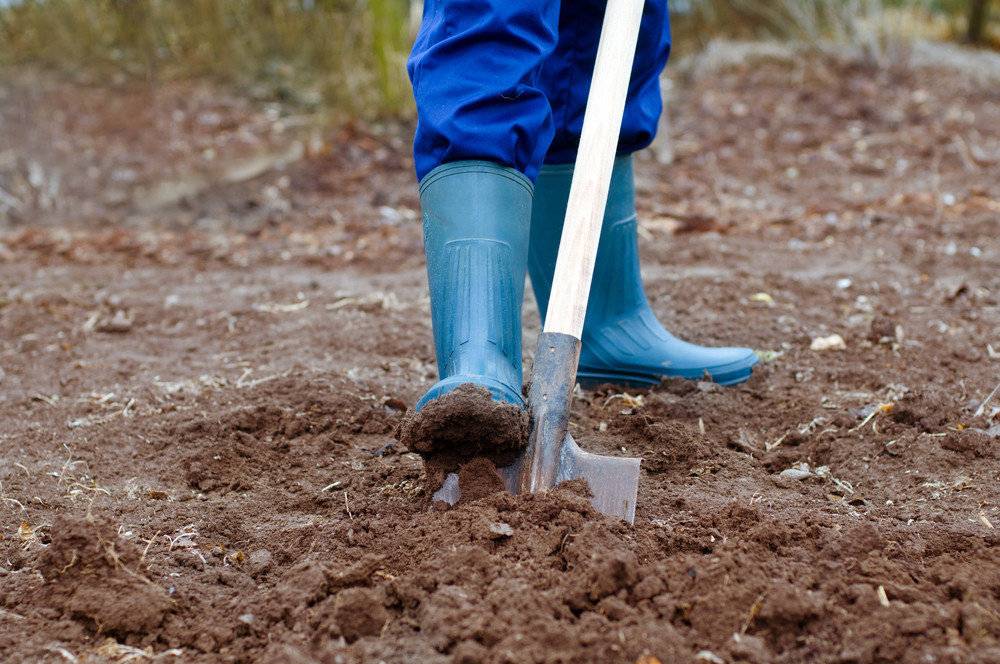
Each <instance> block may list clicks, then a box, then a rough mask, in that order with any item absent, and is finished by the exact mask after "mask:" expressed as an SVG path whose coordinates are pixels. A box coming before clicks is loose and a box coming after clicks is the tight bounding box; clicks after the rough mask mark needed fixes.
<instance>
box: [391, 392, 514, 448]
mask: <svg viewBox="0 0 1000 664" xmlns="http://www.w3.org/2000/svg"><path fill="white" fill-rule="evenodd" d="M396 436H397V438H398V439H399V442H401V443H402V444H403V445H405V446H406V448H407V449H409V450H411V451H413V452H418V453H424V454H425V455H427V454H434V453H441V452H449V451H452V450H461V451H463V452H467V453H469V454H480V453H482V454H489V453H493V452H498V453H503V452H504V451H508V450H516V449H520V448H522V447H524V446H525V445H526V444H527V443H528V414H527V412H525V411H524V410H523V409H522V408H519V407H518V406H515V405H513V404H509V403H505V402H502V401H493V399H492V397H491V396H490V391H489V390H487V389H486V388H485V387H479V386H477V385H473V384H471V383H469V384H466V385H459V386H458V387H457V388H455V389H454V390H452V391H451V392H449V393H448V394H446V395H445V396H443V397H439V398H437V399H434V400H433V401H429V402H428V403H427V405H425V406H424V407H423V408H421V409H420V410H419V411H414V410H412V409H411V410H409V411H407V413H406V415H404V416H403V421H402V422H401V423H400V426H399V430H398V431H397V432H396Z"/></svg>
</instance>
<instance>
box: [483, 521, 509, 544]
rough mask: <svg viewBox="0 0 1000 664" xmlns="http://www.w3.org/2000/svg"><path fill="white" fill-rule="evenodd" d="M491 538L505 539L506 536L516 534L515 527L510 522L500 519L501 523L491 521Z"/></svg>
mask: <svg viewBox="0 0 1000 664" xmlns="http://www.w3.org/2000/svg"><path fill="white" fill-rule="evenodd" d="M489 530H490V539H493V540H498V539H504V538H505V537H510V536H511V535H513V534H514V529H513V528H511V527H510V524H509V523H504V522H503V521H500V522H499V523H491V524H490V527H489Z"/></svg>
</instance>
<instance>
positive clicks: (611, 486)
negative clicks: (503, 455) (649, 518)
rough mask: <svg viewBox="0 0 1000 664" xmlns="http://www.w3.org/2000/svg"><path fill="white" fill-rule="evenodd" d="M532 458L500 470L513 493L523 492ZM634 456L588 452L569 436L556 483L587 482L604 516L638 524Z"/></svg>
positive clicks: (506, 484) (564, 444)
mask: <svg viewBox="0 0 1000 664" xmlns="http://www.w3.org/2000/svg"><path fill="white" fill-rule="evenodd" d="M528 462H530V459H527V458H525V457H521V458H520V459H518V461H517V462H515V463H513V464H511V465H510V466H507V467H504V468H498V469H497V470H498V471H499V473H500V477H501V478H503V481H504V485H505V486H506V487H507V490H508V491H510V492H511V493H515V494H516V493H519V492H520V490H521V482H520V478H521V476H522V473H521V471H522V464H524V463H528ZM640 463H641V459H636V458H634V457H612V456H604V455H601V454H593V453H591V452H585V451H584V450H583V449H581V448H580V446H579V445H577V443H576V441H575V440H573V436H571V435H569V434H568V433H567V434H566V437H565V438H564V439H563V443H562V449H561V450H560V453H559V467H558V471H557V473H556V483H557V484H558V483H559V482H568V481H569V480H575V479H584V480H586V481H587V485H588V486H589V487H590V493H591V494H592V497H591V499H590V502H591V503H592V504H593V506H594V509H596V510H597V511H598V512H600V513H602V514H606V515H608V516H612V517H616V518H618V519H624V520H625V521H628V522H629V523H632V522H633V521H635V503H636V496H637V495H638V492H639V464H640Z"/></svg>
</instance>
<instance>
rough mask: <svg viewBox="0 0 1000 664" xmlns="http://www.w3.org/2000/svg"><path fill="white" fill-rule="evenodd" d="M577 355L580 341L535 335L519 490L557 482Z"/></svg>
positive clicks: (564, 336) (554, 334)
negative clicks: (524, 461)
mask: <svg viewBox="0 0 1000 664" xmlns="http://www.w3.org/2000/svg"><path fill="white" fill-rule="evenodd" d="M579 358H580V340H579V339H577V338H576V337H573V336H570V335H568V334H560V333H558V332H542V333H541V334H540V335H538V346H537V348H536V349H535V363H534V366H533V368H532V374H531V389H530V390H529V391H528V412H530V413H531V433H530V435H529V437H528V447H527V450H528V459H527V461H528V463H527V464H525V465H524V471H525V472H522V474H521V477H520V480H519V491H520V492H522V493H523V492H535V491H544V490H546V489H551V488H552V487H554V486H555V485H556V483H557V482H558V481H559V471H560V460H561V455H562V447H563V439H564V437H565V436H566V429H567V427H568V426H569V412H570V405H571V403H572V400H573V388H574V386H575V385H576V363H577V361H578V360H579Z"/></svg>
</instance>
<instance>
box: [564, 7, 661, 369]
mask: <svg viewBox="0 0 1000 664" xmlns="http://www.w3.org/2000/svg"><path fill="white" fill-rule="evenodd" d="M643 4H644V0H608V6H607V9H605V12H604V24H603V26H602V28H601V41H600V44H599V45H598V48H597V59H596V62H595V63H594V75H593V78H592V80H591V83H590V92H589V93H588V96H587V110H586V111H585V112H584V116H583V129H582V133H581V135H580V147H579V149H578V150H577V157H576V165H575V167H574V169H573V182H572V184H571V185H570V190H569V201H568V203H567V205H566V222H565V224H564V225H563V232H562V238H561V240H560V242H559V256H558V258H557V259H556V268H555V273H554V274H553V277H552V292H551V295H550V296H549V306H548V309H547V311H546V315H545V329H544V331H545V332H553V333H560V334H567V335H570V336H572V337H576V338H577V339H580V338H581V335H582V333H583V319H584V316H585V314H586V313H587V296H588V294H589V292H590V282H591V279H592V278H593V274H594V260H595V259H596V257H597V244H598V240H599V239H600V235H601V223H602V221H603V220H604V206H605V204H606V203H607V200H608V188H609V187H610V185H611V170H612V168H613V166H614V159H615V151H616V149H617V147H618V136H619V134H620V133H621V127H622V116H623V114H624V112H625V97H626V94H627V92H628V83H629V77H630V75H631V73H632V61H633V59H634V58H635V45H636V40H637V39H638V36H639V23H640V21H641V19H642V8H643ZM575 366H576V365H575V364H574V371H575ZM575 378H576V375H575V372H574V374H573V376H571V379H572V380H575Z"/></svg>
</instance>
